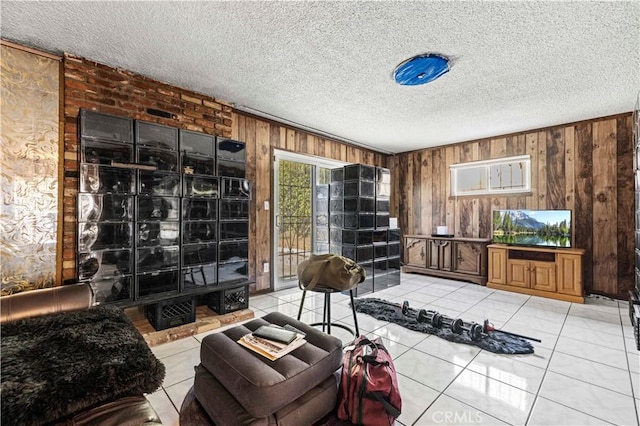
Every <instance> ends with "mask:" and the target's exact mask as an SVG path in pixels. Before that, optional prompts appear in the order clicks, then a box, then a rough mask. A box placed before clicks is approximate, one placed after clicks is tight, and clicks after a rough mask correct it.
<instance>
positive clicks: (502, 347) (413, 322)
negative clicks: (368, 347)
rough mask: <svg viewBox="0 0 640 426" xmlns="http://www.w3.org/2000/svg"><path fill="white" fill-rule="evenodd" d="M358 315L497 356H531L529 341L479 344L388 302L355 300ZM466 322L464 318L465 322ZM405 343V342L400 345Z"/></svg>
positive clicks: (499, 337)
mask: <svg viewBox="0 0 640 426" xmlns="http://www.w3.org/2000/svg"><path fill="white" fill-rule="evenodd" d="M354 304H355V308H356V311H357V312H362V313H363V314H367V315H371V316H372V317H374V318H376V319H379V320H382V321H388V322H392V323H394V324H398V325H401V326H402V327H404V328H408V329H409V330H414V331H420V332H422V333H429V334H435V335H436V336H438V337H441V338H443V339H445V340H448V341H450V342H456V343H466V344H467V345H475V346H478V347H480V348H482V349H485V350H487V351H489V352H493V353H497V354H532V353H533V346H532V345H531V343H529V342H528V341H527V340H525V339H522V338H520V337H516V336H509V335H507V334H503V333H500V332H491V333H489V334H488V335H486V336H484V337H482V338H481V339H479V340H472V339H471V337H469V335H468V334H467V333H464V332H463V333H461V334H456V333H453V332H452V331H451V330H449V329H448V328H445V327H443V328H436V327H433V326H431V324H428V323H426V322H418V320H417V319H416V318H417V314H418V311H417V310H416V309H413V308H409V311H408V313H407V315H403V313H402V308H401V306H400V305H398V304H396V303H391V302H387V301H386V300H381V299H376V298H368V299H354ZM463 319H464V318H463ZM400 343H402V342H400Z"/></svg>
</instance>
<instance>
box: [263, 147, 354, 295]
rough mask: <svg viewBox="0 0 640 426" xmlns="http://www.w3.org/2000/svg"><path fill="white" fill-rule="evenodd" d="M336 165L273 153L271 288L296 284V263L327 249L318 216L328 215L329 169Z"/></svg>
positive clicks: (325, 229)
mask: <svg viewBox="0 0 640 426" xmlns="http://www.w3.org/2000/svg"><path fill="white" fill-rule="evenodd" d="M340 166H342V163H338V162H336V163H333V162H324V161H321V160H319V159H317V158H314V157H307V156H303V155H298V154H292V153H278V152H276V157H275V165H274V169H275V174H274V176H275V182H274V188H275V191H274V192H275V194H274V197H275V205H274V209H273V211H274V220H275V227H274V229H275V233H276V235H275V236H274V238H273V241H274V259H273V268H272V274H273V279H274V290H281V289H283V288H288V287H294V286H296V285H297V283H298V274H297V271H298V265H299V264H300V262H302V261H303V260H305V259H307V258H308V257H309V256H310V255H311V254H312V253H328V252H329V239H328V236H329V234H328V223H327V222H326V221H324V222H322V220H318V219H321V217H320V216H322V215H323V214H326V215H327V216H328V199H327V198H326V197H327V196H328V186H329V182H330V181H331V179H330V175H331V169H332V168H335V167H340ZM323 187H325V189H326V190H323V189H322V188H323ZM323 197H325V198H324V199H323ZM325 210H326V212H325Z"/></svg>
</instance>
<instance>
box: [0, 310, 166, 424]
mask: <svg viewBox="0 0 640 426" xmlns="http://www.w3.org/2000/svg"><path fill="white" fill-rule="evenodd" d="M1 333H2V339H1V340H0V346H1V347H0V349H1V351H2V352H1V354H2V365H1V371H0V373H1V375H2V376H1V381H2V394H1V397H2V425H3V426H9V425H30V426H32V425H42V424H46V423H51V422H54V421H59V420H64V419H65V418H68V417H70V416H72V415H74V414H76V413H78V412H81V411H83V410H85V409H88V408H91V407H94V406H98V405H101V404H103V403H106V402H110V401H113V400H114V399H117V398H120V397H124V396H132V395H141V394H143V393H150V392H153V391H155V390H156V389H158V388H159V387H160V385H161V384H162V381H163V380H164V374H165V369H164V365H163V364H162V363H161V362H160V361H159V360H158V359H157V358H156V357H155V356H154V355H153V353H152V352H151V350H150V349H149V347H148V346H147V344H146V343H145V341H144V339H143V338H142V335H141V334H140V332H138V330H137V329H136V328H135V327H134V326H133V324H132V323H131V321H129V319H128V318H127V317H126V316H125V314H124V312H123V311H122V310H121V309H120V308H116V307H108V306H101V307H96V308H92V309H89V310H85V311H76V312H60V313H56V314H52V315H44V316H40V317H34V318H26V319H22V320H17V321H11V322H7V323H5V324H2V328H1Z"/></svg>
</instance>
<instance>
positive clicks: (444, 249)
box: [427, 238, 451, 271]
mask: <svg viewBox="0 0 640 426" xmlns="http://www.w3.org/2000/svg"><path fill="white" fill-rule="evenodd" d="M427 246H428V249H429V262H428V263H427V268H431V269H437V270H439V271H450V270H451V241H448V240H443V239H435V238H431V239H427Z"/></svg>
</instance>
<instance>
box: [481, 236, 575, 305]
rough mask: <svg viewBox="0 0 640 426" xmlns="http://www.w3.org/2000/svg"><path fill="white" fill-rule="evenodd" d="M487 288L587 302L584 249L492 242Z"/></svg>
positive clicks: (489, 249) (489, 248)
mask: <svg viewBox="0 0 640 426" xmlns="http://www.w3.org/2000/svg"><path fill="white" fill-rule="evenodd" d="M488 251H489V281H488V282H487V287H491V288H498V289H501V290H509V291H515V292H518V293H525V294H531V295H535V296H542V297H550V298H554V299H560V300H566V301H570V302H578V303H584V296H583V287H582V256H583V254H584V250H580V249H566V248H557V249H553V248H538V247H512V246H505V245H500V244H492V245H490V246H489V247H488Z"/></svg>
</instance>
